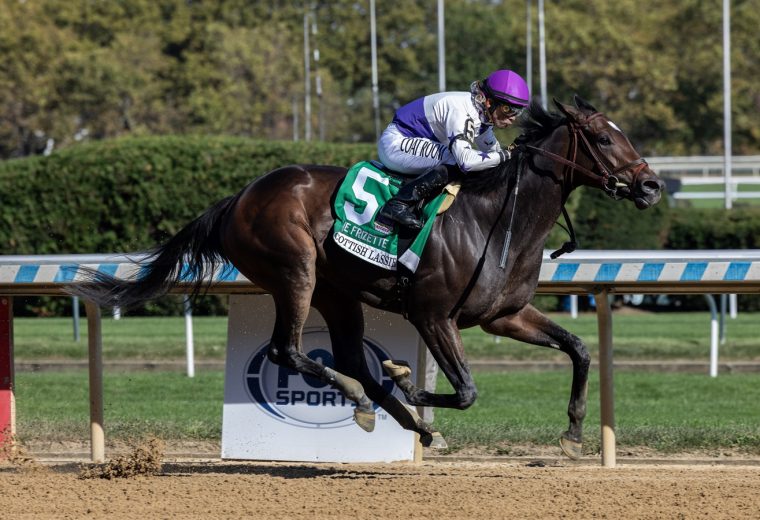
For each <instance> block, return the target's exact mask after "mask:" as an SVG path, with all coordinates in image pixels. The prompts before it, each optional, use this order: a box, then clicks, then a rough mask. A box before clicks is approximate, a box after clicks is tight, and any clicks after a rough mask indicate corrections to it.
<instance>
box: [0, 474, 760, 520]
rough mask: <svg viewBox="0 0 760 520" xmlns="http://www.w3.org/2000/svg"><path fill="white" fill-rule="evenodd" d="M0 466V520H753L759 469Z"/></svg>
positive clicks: (759, 508)
mask: <svg viewBox="0 0 760 520" xmlns="http://www.w3.org/2000/svg"><path fill="white" fill-rule="evenodd" d="M79 469H80V468H79V466H78V465H77V464H73V463H69V464H59V465H53V466H49V465H40V464H33V465H31V466H30V467H18V466H9V465H7V464H6V465H2V464H0V511H2V517H3V518H9V519H18V518H56V519H59V518H106V517H108V518H119V519H122V518H139V519H152V518H204V519H205V518H265V519H273V518H288V519H291V518H309V519H315V518H330V519H339V518H350V519H354V520H357V519H364V518H373V519H375V518H377V519H385V518H388V519H394V520H398V519H401V518H409V519H416V518H430V519H435V520H441V519H445V518H456V519H464V518H475V519H490V518H583V519H588V518H616V519H619V518H625V519H630V518H653V519H654V518H656V519H662V518H709V519H718V518H727V519H728V518H731V519H739V518H758V517H760V493H759V492H758V490H760V467H758V466H725V465H721V466H715V465H687V466H679V465H621V466H619V467H618V468H616V469H604V468H602V467H600V466H599V465H598V461H583V462H581V463H575V464H571V463H569V462H567V463H564V462H559V463H548V464H546V465H543V463H531V462H529V461H520V462H514V461H512V462H440V461H434V462H424V463H422V464H411V463H409V464H406V463H405V464H387V465H385V464H383V465H377V464H372V465H366V464H353V465H348V464H301V463H258V462H256V463H254V462H220V461H218V460H216V461H193V462H175V463H165V464H164V466H163V468H162V470H161V473H160V474H158V475H155V476H139V477H133V478H120V479H112V480H105V479H99V478H98V479H80V478H79Z"/></svg>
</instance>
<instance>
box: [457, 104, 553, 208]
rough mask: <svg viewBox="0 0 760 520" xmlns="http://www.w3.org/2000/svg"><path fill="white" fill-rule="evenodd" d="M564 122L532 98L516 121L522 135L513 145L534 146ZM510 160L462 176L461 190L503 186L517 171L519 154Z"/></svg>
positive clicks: (479, 189) (473, 190)
mask: <svg viewBox="0 0 760 520" xmlns="http://www.w3.org/2000/svg"><path fill="white" fill-rule="evenodd" d="M566 122H567V118H566V117H565V116H564V115H562V114H558V113H556V112H549V111H548V110H546V109H545V108H544V107H543V106H541V103H540V102H539V101H538V99H537V98H533V100H531V102H530V106H529V107H528V109H527V110H526V111H525V112H524V113H523V115H522V116H520V119H518V121H517V125H518V127H519V128H520V129H521V130H522V133H521V134H520V136H519V137H517V139H515V143H517V144H534V143H536V142H537V141H540V140H541V139H544V138H546V137H548V136H549V135H550V134H551V133H552V132H553V131H554V129H555V128H557V127H558V126H561V125H564V124H566ZM513 153H514V152H513ZM512 159H513V160H511V161H507V162H505V163H503V164H500V165H499V166H496V167H494V168H490V169H488V170H483V171H480V172H469V173H466V174H464V175H462V181H461V182H462V190H464V191H469V192H474V193H487V192H490V191H493V190H494V189H496V188H498V187H500V186H503V185H504V184H505V183H506V182H508V181H509V179H510V178H511V177H512V175H513V174H514V173H515V172H516V171H517V166H518V164H520V160H519V159H520V153H519V152H516V153H514V155H513V157H512Z"/></svg>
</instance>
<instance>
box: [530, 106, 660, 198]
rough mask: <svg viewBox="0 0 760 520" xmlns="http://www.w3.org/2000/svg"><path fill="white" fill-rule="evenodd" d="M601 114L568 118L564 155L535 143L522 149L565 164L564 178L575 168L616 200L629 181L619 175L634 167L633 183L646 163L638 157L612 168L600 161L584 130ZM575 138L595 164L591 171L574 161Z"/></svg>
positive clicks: (593, 184)
mask: <svg viewBox="0 0 760 520" xmlns="http://www.w3.org/2000/svg"><path fill="white" fill-rule="evenodd" d="M603 116H604V114H602V113H601V112H597V113H595V114H592V115H590V116H589V117H587V118H586V119H584V120H583V121H582V122H578V121H575V120H570V119H569V120H568V123H567V128H568V131H569V132H570V145H569V146H568V151H567V157H562V156H561V155H557V154H556V153H553V152H550V151H548V150H545V149H543V148H539V147H537V146H532V145H525V148H526V149H528V150H530V151H532V152H536V153H538V154H540V155H543V156H544V157H547V158H549V159H551V160H553V161H555V162H558V163H561V164H564V165H565V169H564V170H563V176H562V178H563V180H564V179H566V178H567V174H568V173H569V174H570V178H571V179H572V172H573V171H576V172H578V173H581V174H583V175H585V176H586V177H587V178H588V179H589V180H590V182H589V184H591V185H592V186H596V187H598V188H600V189H602V190H603V191H604V192H605V193H606V194H607V195H609V196H610V197H612V198H613V199H616V200H617V199H621V198H622V197H621V196H619V195H618V193H617V191H618V188H629V185H628V184H626V183H624V182H621V181H620V178H619V174H620V173H621V172H624V171H626V170H628V169H629V168H633V169H634V170H633V175H632V177H631V184H633V185H635V184H636V180H637V179H638V177H639V175H640V174H641V172H642V171H643V170H644V168H646V167H647V162H646V160H645V159H644V158H643V157H639V158H638V159H635V160H633V161H631V162H629V163H627V164H624V165H622V166H620V167H618V168H614V169H612V168H610V167H609V166H607V165H606V164H605V161H603V160H602V158H601V157H600V156H599V152H598V150H596V149H595V147H593V146H591V143H590V142H589V140H588V137H586V133H585V132H584V129H587V128H588V126H589V123H590V122H591V121H593V120H594V119H596V118H598V117H603ZM578 141H580V142H581V143H582V144H583V148H584V150H585V152H586V154H588V156H589V157H590V158H591V159H592V160H593V161H594V163H595V164H594V169H593V170H589V169H588V168H586V167H585V166H581V165H580V164H578V163H577V162H576V157H577V155H578Z"/></svg>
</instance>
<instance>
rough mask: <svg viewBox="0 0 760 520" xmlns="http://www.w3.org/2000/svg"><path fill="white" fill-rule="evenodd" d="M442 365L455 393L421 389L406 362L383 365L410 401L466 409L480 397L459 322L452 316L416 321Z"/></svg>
mask: <svg viewBox="0 0 760 520" xmlns="http://www.w3.org/2000/svg"><path fill="white" fill-rule="evenodd" d="M413 323H414V325H415V327H417V331H418V332H419V333H420V336H422V340H423V341H424V342H425V344H426V345H427V347H428V349H429V350H430V352H431V353H432V354H433V357H434V358H435V360H436V361H437V362H438V366H439V367H440V369H441V370H442V371H443V373H444V374H445V375H446V378H447V379H448V380H449V383H451V386H452V387H453V388H454V393H453V394H434V393H431V392H428V391H426V390H423V389H421V388H418V387H417V386H415V384H414V383H413V382H412V380H411V373H412V372H411V370H410V369H409V366H408V365H406V364H405V363H404V362H402V361H386V362H384V363H383V368H384V369H385V371H386V373H387V374H388V375H389V376H391V378H393V381H395V383H396V384H397V385H398V387H399V388H400V389H401V391H402V392H403V393H404V396H405V397H406V400H407V402H408V403H409V404H412V405H415V406H435V407H439V408H457V409H460V410H464V409H465V408H468V407H469V406H471V405H472V403H474V402H475V399H476V398H477V396H478V391H477V388H476V387H475V381H474V380H473V379H472V374H471V373H470V367H469V366H468V365H467V361H466V360H465V357H464V349H463V347H462V338H461V336H460V334H459V329H458V328H457V326H456V324H455V323H454V322H453V321H452V320H449V319H445V318H444V319H427V320H423V321H416V320H415V322H413Z"/></svg>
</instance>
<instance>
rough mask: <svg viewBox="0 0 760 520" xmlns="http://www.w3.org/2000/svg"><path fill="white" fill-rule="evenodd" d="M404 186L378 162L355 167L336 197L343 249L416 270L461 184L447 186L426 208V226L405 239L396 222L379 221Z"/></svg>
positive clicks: (372, 260) (381, 263) (390, 266)
mask: <svg viewBox="0 0 760 520" xmlns="http://www.w3.org/2000/svg"><path fill="white" fill-rule="evenodd" d="M401 185H402V181H401V179H398V178H395V177H392V176H390V175H389V174H388V173H386V172H385V171H384V170H383V168H382V165H380V164H378V163H375V162H374V161H363V162H360V163H357V164H355V165H354V166H352V167H351V168H350V169H349V170H348V174H347V175H346V178H345V180H344V181H343V183H342V184H341V186H340V188H339V189H338V193H337V195H336V197H335V206H334V209H335V214H336V219H335V225H334V227H333V239H334V240H335V243H336V244H338V245H339V246H340V247H341V248H343V249H345V250H346V251H348V252H349V253H351V254H353V255H355V256H358V257H359V258H361V259H363V260H365V261H367V262H369V263H371V264H373V265H376V266H378V267H381V268H383V269H388V270H391V271H395V270H397V269H399V268H398V265H397V264H401V265H402V266H403V267H405V268H406V269H408V270H409V271H410V272H411V273H414V272H415V271H416V270H417V265H418V264H419V261H420V256H421V255H422V251H423V249H424V247H425V243H426V242H427V239H428V237H429V236H430V231H431V230H432V229H433V220H434V217H435V215H436V214H438V213H443V212H444V211H446V210H447V209H448V207H449V206H450V205H451V202H453V200H454V197H455V196H456V194H457V192H458V191H459V186H458V185H449V186H446V188H445V189H444V192H443V193H441V194H440V195H438V196H437V197H435V198H434V199H432V200H431V201H429V202H427V203H426V204H425V205H424V206H423V208H422V220H423V221H424V223H425V224H424V226H423V227H422V229H421V230H420V231H419V233H418V234H417V236H416V237H415V236H411V237H408V239H405V238H406V237H405V236H403V233H402V236H401V237H399V234H398V233H396V232H395V230H394V228H393V226H392V225H389V224H386V223H385V222H380V221H376V220H375V218H376V217H377V214H378V212H379V210H380V208H381V207H382V206H383V204H385V202H386V201H388V200H389V199H390V198H391V197H392V196H393V195H395V194H396V192H397V191H398V190H399V188H400V187H401Z"/></svg>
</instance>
